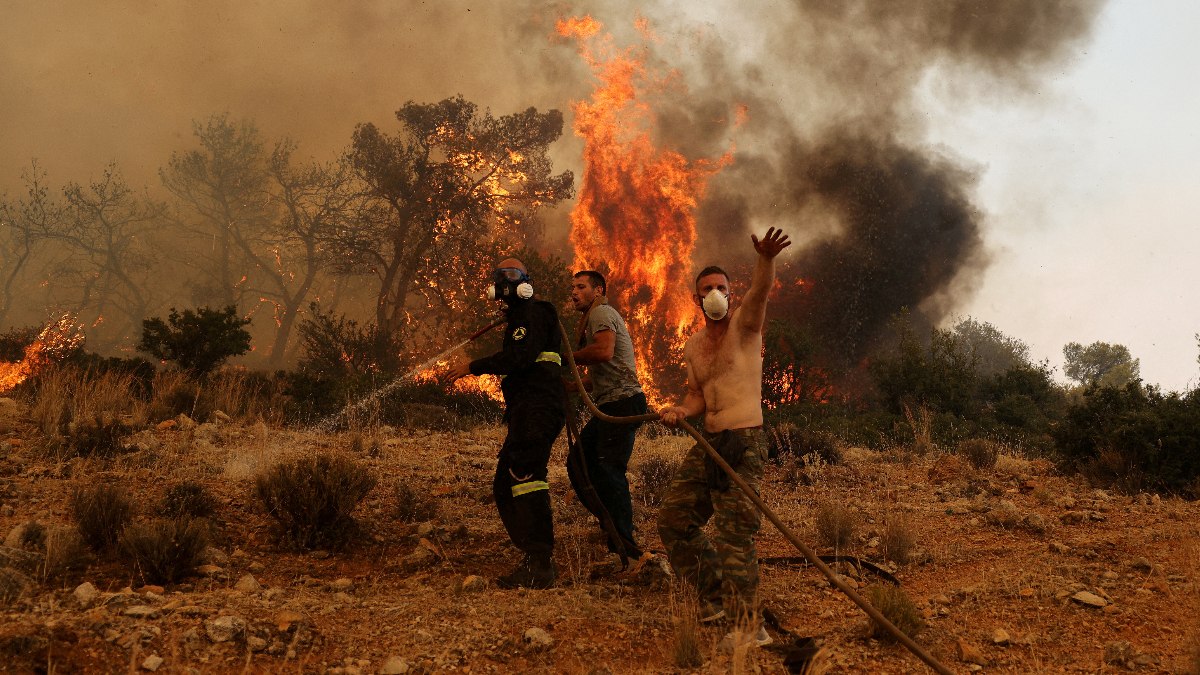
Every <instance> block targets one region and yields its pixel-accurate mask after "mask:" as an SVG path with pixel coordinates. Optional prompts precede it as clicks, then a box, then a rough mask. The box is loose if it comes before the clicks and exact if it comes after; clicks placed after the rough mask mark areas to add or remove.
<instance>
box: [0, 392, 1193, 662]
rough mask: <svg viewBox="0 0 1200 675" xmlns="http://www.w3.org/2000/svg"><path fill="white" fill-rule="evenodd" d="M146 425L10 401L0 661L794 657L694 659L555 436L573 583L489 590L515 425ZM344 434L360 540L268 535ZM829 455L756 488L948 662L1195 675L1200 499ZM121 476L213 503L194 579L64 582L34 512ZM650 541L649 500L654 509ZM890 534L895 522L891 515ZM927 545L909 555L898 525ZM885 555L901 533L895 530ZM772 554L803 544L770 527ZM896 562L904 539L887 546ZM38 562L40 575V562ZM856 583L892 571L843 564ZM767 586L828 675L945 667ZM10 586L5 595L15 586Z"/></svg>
mask: <svg viewBox="0 0 1200 675" xmlns="http://www.w3.org/2000/svg"><path fill="white" fill-rule="evenodd" d="M221 418H223V416H218V417H217V418H216V419H215V420H214V421H211V422H209V423H205V424H199V425H196V424H194V423H191V421H190V420H186V419H181V420H178V421H177V422H176V423H174V424H166V425H162V428H152V429H148V430H145V431H142V432H140V433H139V434H138V435H136V436H135V437H134V438H133V439H132V444H131V449H130V451H129V452H127V453H125V454H122V455H120V456H118V457H116V458H114V459H107V460H102V459H81V458H75V459H72V460H70V461H55V460H52V459H49V458H48V457H47V454H46V452H45V451H44V450H43V449H42V448H41V443H40V441H39V437H38V434H37V433H35V430H34V426H33V424H32V423H31V422H30V421H29V419H28V418H27V410H26V409H25V408H24V406H23V404H22V403H19V402H17V401H13V400H12V399H6V400H4V401H3V402H2V403H0V534H3V533H9V536H8V537H7V538H6V541H5V546H4V548H2V549H0V599H3V600H4V602H0V670H2V671H5V672H114V671H129V672H149V671H153V672H165V673H184V672H191V673H195V672H199V673H210V672H274V671H283V672H319V673H406V672H407V673H417V672H443V671H445V672H450V671H454V672H569V673H575V672H578V673H603V672H612V673H623V672H710V671H711V672H726V671H734V672H771V673H774V672H786V669H785V668H784V667H783V665H782V657H781V656H780V654H779V653H777V652H774V651H769V650H759V651H751V652H749V653H745V654H743V653H742V650H738V652H737V653H736V654H735V655H729V654H725V653H722V651H721V650H719V649H718V648H717V643H718V641H719V638H720V637H721V633H723V630H720V629H712V630H708V629H705V630H701V631H700V632H699V633H698V635H696V637H697V639H698V653H699V656H700V658H701V663H700V665H698V666H694V667H682V668H681V667H679V666H678V665H676V664H677V653H678V651H679V650H678V649H677V643H678V642H679V641H680V640H681V639H682V638H686V637H688V636H689V635H690V632H689V629H688V627H689V626H691V625H692V622H691V621H690V620H689V618H688V617H689V614H688V612H689V611H691V608H690V605H689V603H688V601H687V595H686V593H682V592H680V591H679V589H678V588H676V587H675V586H674V585H673V584H671V583H670V582H669V581H664V580H663V579H662V578H660V577H658V576H657V575H655V574H654V573H652V572H650V571H644V572H642V573H639V574H635V575H628V574H618V573H616V571H615V569H614V568H612V567H611V566H610V562H611V561H610V560H608V559H607V558H606V557H605V555H604V551H603V547H602V545H601V540H600V538H599V537H598V536H597V534H596V531H595V527H594V525H593V523H592V522H591V520H590V517H589V516H588V514H587V513H586V512H585V511H584V510H583V509H582V507H581V506H580V505H579V504H578V503H577V502H575V501H573V500H571V499H569V497H568V495H567V492H568V490H567V488H566V486H567V480H566V475H565V470H564V469H562V466H563V454H564V453H565V448H562V447H560V448H558V450H557V452H556V455H555V459H554V463H553V466H554V467H555V468H554V469H553V471H552V474H551V483H552V490H553V495H554V499H555V518H556V528H557V534H558V545H557V551H556V561H557V563H558V566H559V569H560V573H561V583H560V584H559V586H558V587H557V588H554V589H552V590H548V591H524V590H518V591H510V590H500V589H497V588H496V587H495V586H494V584H493V583H492V580H493V579H494V578H495V576H496V575H497V574H500V573H502V572H504V571H506V570H507V568H508V567H509V566H510V565H511V563H512V562H513V560H514V559H515V557H516V553H515V551H514V550H513V549H512V548H511V546H509V545H508V543H507V540H506V537H505V536H504V533H503V531H502V529H501V527H500V523H499V520H498V518H497V517H496V515H495V511H494V507H493V506H492V504H491V503H490V476H491V470H492V462H493V457H494V454H495V451H496V449H497V448H498V446H499V443H500V441H501V439H502V437H503V430H502V429H501V428H499V427H480V428H475V429H468V430H462V431H428V430H409V429H399V430H398V429H391V428H387V427H381V428H374V429H369V430H365V431H364V432H362V433H359V434H352V433H338V434H325V433H317V432H311V431H295V430H280V429H274V428H268V427H267V426H266V425H264V424H262V423H261V422H257V423H246V424H241V423H236V422H233V421H228V420H223V419H221ZM688 445H689V443H688V440H687V439H686V438H682V437H678V436H670V435H666V436H658V437H653V438H652V437H649V436H647V437H645V438H643V439H642V440H641V441H639V446H638V451H637V453H636V455H635V459H634V466H633V468H632V469H631V475H632V476H633V478H634V489H635V492H636V493H638V494H639V495H644V494H646V493H647V491H648V488H649V487H651V486H647V485H645V483H646V482H647V481H648V480H650V479H649V478H644V477H643V473H646V474H647V475H649V473H650V472H648V471H645V472H644V471H643V470H642V469H643V468H644V467H649V466H652V465H656V464H657V463H660V462H663V461H668V462H669V461H671V460H672V459H674V458H676V457H678V456H679V455H680V454H681V453H682V452H683V451H684V450H685V449H686V448H687V447H688ZM320 450H331V451H335V452H340V453H347V454H351V455H353V456H354V457H355V459H356V460H357V461H360V462H362V463H363V464H365V465H366V466H369V467H370V469H371V471H372V472H373V473H374V475H375V476H376V477H377V479H378V484H377V485H376V487H375V488H374V490H373V491H372V492H371V493H370V495H369V496H368V497H367V498H366V499H365V500H364V502H363V503H362V504H361V505H360V507H359V510H358V511H357V512H356V516H357V517H358V519H359V522H360V524H361V530H362V533H361V535H359V537H358V538H357V539H356V540H355V543H354V544H353V545H352V546H350V547H349V548H347V549H346V550H344V551H340V552H330V551H315V552H309V553H301V552H296V551H292V550H289V549H288V548H287V547H285V546H283V545H281V544H280V543H278V542H277V541H276V540H275V539H274V537H273V530H272V527H271V521H270V519H269V518H268V517H267V515H266V514H265V512H264V510H263V508H262V506H261V505H260V504H259V503H258V501H257V498H256V497H255V496H254V491H253V484H254V477H255V476H256V475H257V474H258V473H259V472H261V471H262V470H264V469H265V468H267V467H270V466H272V465H273V464H274V463H276V462H278V461H280V460H282V459H285V458H288V457H291V456H293V455H296V454H305V453H312V452H316V451H320ZM842 454H843V459H842V461H841V462H840V463H838V464H827V463H822V462H813V463H808V464H804V463H800V462H796V461H785V462H781V463H775V464H771V465H770V466H769V468H768V472H767V477H766V483H765V488H764V496H765V498H766V500H767V501H768V503H769V504H770V505H771V506H772V507H773V508H775V509H777V510H778V512H779V513H780V515H781V516H782V517H783V519H784V520H785V521H786V522H787V523H789V524H790V525H791V526H792V527H793V528H795V529H796V531H797V532H798V533H799V534H800V535H801V536H802V537H803V538H805V539H806V540H808V541H810V542H812V543H813V545H814V546H816V547H817V548H818V549H820V552H823V553H831V552H833V551H832V550H830V549H829V548H828V547H825V546H823V545H821V544H820V542H821V541H822V537H821V536H820V532H819V528H818V525H817V515H818V513H819V512H820V511H821V510H822V509H825V510H827V511H828V510H829V509H831V508H835V509H836V508H842V509H845V510H847V511H848V512H850V513H852V514H853V518H854V519H856V520H857V522H858V527H857V528H856V529H855V531H854V533H853V534H852V535H851V536H850V539H849V542H848V543H847V544H846V545H845V547H844V549H843V550H841V551H838V552H839V553H849V554H853V555H857V556H861V557H863V558H865V559H868V560H872V561H875V562H878V563H880V564H882V565H885V566H886V567H887V568H888V569H891V570H893V571H894V574H895V576H896V577H897V578H898V579H899V580H900V582H901V584H902V588H903V589H904V590H905V591H906V592H907V594H908V595H909V597H911V598H912V600H913V601H915V603H916V611H917V613H919V615H920V616H921V617H922V618H923V620H924V622H925V624H926V626H925V628H924V630H923V631H922V632H921V633H920V634H919V635H918V641H919V642H920V643H922V644H923V645H925V646H926V648H927V649H929V650H930V651H931V652H932V653H933V654H934V655H935V656H936V657H937V658H938V659H940V660H941V661H942V662H944V663H945V664H946V665H947V666H948V667H949V668H950V669H951V670H953V671H955V672H973V671H981V672H997V673H1039V672H1053V673H1057V672H1085V673H1095V672H1123V671H1126V670H1130V671H1140V672H1189V669H1191V668H1194V667H1195V666H1196V664H1197V657H1196V655H1195V651H1194V650H1195V648H1196V645H1197V637H1198V636H1200V624H1198V619H1197V616H1198V615H1200V612H1198V610H1200V588H1198V586H1197V582H1198V581H1200V536H1198V531H1200V504H1197V503H1190V502H1186V501H1182V500H1179V499H1176V498H1172V497H1168V496H1161V497H1160V496H1157V495H1147V494H1142V495H1134V496H1126V495H1118V494H1113V493H1110V492H1106V491H1103V490H1097V489H1093V488H1091V487H1088V486H1087V485H1085V484H1084V483H1083V482H1081V480H1080V479H1078V478H1077V477H1072V476H1063V475H1059V474H1058V473H1056V472H1055V470H1054V468H1053V466H1052V465H1051V464H1050V463H1048V462H1045V461H1041V460H1032V461H1031V460H1028V459H1024V458H1021V457H1017V456H1013V455H1002V456H1001V457H1000V458H999V460H998V462H997V463H996V466H995V467H994V468H989V469H986V470H978V469H975V468H974V467H973V466H972V465H971V464H969V463H967V462H966V461H965V460H964V459H963V458H961V457H959V456H956V455H951V454H943V453H938V452H934V453H929V454H925V455H921V456H913V455H911V454H909V453H906V452H904V451H903V449H897V450H895V451H891V452H887V453H880V452H874V451H869V450H863V449H857V448H845V449H844V450H843V453H842ZM97 480H99V481H107V482H112V483H119V484H121V485H124V486H126V487H127V488H128V489H129V490H130V491H131V492H132V493H133V494H134V495H135V496H136V500H137V503H138V509H139V518H149V517H151V516H153V515H155V513H156V512H157V511H158V510H159V509H160V508H161V507H160V505H161V503H162V499H163V495H164V493H165V491H166V489H167V487H168V486H170V485H172V484H174V483H178V482H180V481H184V480H190V481H196V482H199V483H201V484H203V485H204V486H206V487H207V488H208V489H209V490H211V492H212V493H213V494H215V495H216V496H217V498H218V510H217V515H216V517H215V518H214V523H215V524H214V537H215V539H214V545H213V547H212V548H210V549H209V550H208V551H207V552H206V554H205V560H203V563H204V565H203V566H202V567H200V568H199V569H198V574H197V575H195V576H192V577H189V578H187V579H185V580H184V581H183V582H181V583H178V584H173V585H168V586H166V587H161V586H149V585H142V583H141V581H140V579H139V577H138V576H137V575H136V573H135V571H134V570H133V569H131V568H130V567H129V565H128V564H127V563H124V562H122V561H121V559H120V558H119V557H117V556H111V555H110V556H100V557H97V558H95V559H93V560H91V561H90V563H89V564H88V565H87V566H86V567H85V568H84V569H81V570H76V571H72V572H68V573H64V574H58V575H47V574H45V571H44V567H42V566H39V557H38V556H42V557H43V558H44V557H46V556H48V555H49V553H47V552H46V551H45V550H44V549H39V548H37V547H36V546H34V547H30V546H23V544H22V541H23V538H22V535H21V533H22V532H23V531H24V528H28V527H30V526H29V525H28V523H31V522H36V523H40V524H41V525H43V526H46V527H48V528H49V529H50V530H53V529H54V528H55V527H56V526H59V527H64V528H66V527H70V526H72V523H71V519H70V516H69V513H68V507H67V503H68V496H69V495H70V494H71V492H72V491H73V490H74V489H75V487H76V486H77V485H79V484H83V483H87V482H90V481H97ZM401 482H403V483H405V484H408V485H412V486H418V487H419V488H420V490H421V491H423V493H424V494H428V495H432V496H433V497H434V498H435V499H436V502H437V504H438V507H439V508H438V513H437V515H436V516H435V517H433V518H432V519H430V520H427V521H425V522H418V523H407V522H403V521H402V520H401V519H400V518H398V517H397V510H398V505H397V493H396V486H397V484H399V483H401ZM637 518H638V523H639V528H640V532H641V536H642V538H643V539H644V540H645V541H646V542H649V544H650V545H651V547H655V548H658V547H659V543H658V541H657V535H656V534H655V529H654V526H653V518H654V509H653V508H651V507H650V506H648V505H647V504H646V503H645V502H644V501H639V503H638V504H637ZM889 528H890V529H889ZM896 531H901V532H907V533H908V534H910V535H911V536H912V538H913V541H914V542H915V543H914V545H913V547H912V549H911V550H909V551H906V553H907V555H905V556H899V557H902V558H907V562H906V563H905V564H902V565H896V564H895V563H889V562H887V561H886V560H885V556H884V549H886V548H888V546H889V542H892V541H894V539H892V538H891V537H890V536H889V535H894V534H895V532H896ZM891 545H892V546H893V547H894V546H895V544H891ZM760 552H761V555H763V556H764V557H767V558H771V557H783V556H793V555H796V552H795V551H794V550H793V549H792V548H791V546H790V545H789V544H788V543H787V542H786V540H785V539H784V538H783V537H782V536H781V535H780V534H779V533H778V532H776V531H774V530H773V529H772V527H771V526H770V525H769V524H765V525H764V531H763V534H762V536H761V538H760ZM892 557H897V556H892ZM39 570H41V571H40V572H39ZM840 571H841V573H842V574H844V575H845V576H846V577H847V578H848V579H850V581H851V582H852V583H853V584H855V585H866V584H870V583H872V582H873V581H875V579H873V578H872V577H873V575H872V574H871V573H870V572H867V571H862V572H860V571H857V570H855V569H854V568H852V567H849V566H842V567H841V570H840ZM762 585H763V595H764V600H765V602H766V603H767V605H768V606H769V607H771V608H772V609H773V610H774V611H775V613H776V614H778V615H779V616H780V617H781V618H782V620H783V623H784V624H785V625H786V627H787V628H789V629H790V630H791V631H792V632H794V633H795V634H796V635H800V636H813V637H817V638H819V639H820V640H821V644H822V648H821V651H820V653H819V655H818V657H817V659H816V662H815V664H814V666H813V668H812V672H861V673H908V672H912V673H918V672H928V670H927V669H926V667H925V666H924V665H922V664H921V663H920V662H919V661H918V660H917V659H916V658H915V657H913V656H912V655H910V654H908V653H907V652H906V651H905V650H904V649H903V648H902V647H899V646H896V645H894V644H889V643H885V642H880V641H879V640H877V639H875V638H872V637H870V631H869V626H868V624H867V621H866V619H865V617H864V615H863V613H862V612H861V611H860V610H859V609H858V608H856V607H855V606H854V605H853V604H852V603H851V602H850V601H849V600H847V599H846V598H845V597H843V596H842V595H841V594H840V593H838V592H837V591H836V590H834V589H833V588H831V586H830V584H829V583H828V582H826V581H825V580H823V579H822V578H821V577H820V575H819V574H818V573H817V572H816V570H814V569H812V568H807V567H804V566H798V565H785V564H774V563H769V564H764V565H763V584H762ZM4 589H8V591H5V590H4Z"/></svg>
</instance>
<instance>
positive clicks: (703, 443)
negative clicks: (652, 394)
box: [558, 321, 953, 675]
mask: <svg viewBox="0 0 1200 675" xmlns="http://www.w3.org/2000/svg"><path fill="white" fill-rule="evenodd" d="M558 328H559V330H560V331H562V338H563V344H564V345H567V347H565V348H564V349H563V356H566V357H567V364H568V365H569V366H570V369H571V376H572V377H573V378H574V380H575V384H576V386H577V387H578V388H579V396H580V398H581V399H583V403H584V405H586V406H587V408H588V410H590V411H591V413H592V415H593V416H594V417H596V418H597V419H599V420H602V421H604V422H610V423H613V424H635V423H638V422H650V421H658V420H659V416H658V415H657V414H654V413H650V414H646V415H631V416H628V417H614V416H612V415H607V414H605V413H604V412H603V411H601V410H600V408H598V407H597V406H596V404H595V403H594V402H593V401H592V397H591V396H588V394H587V391H586V390H585V389H584V388H583V378H582V377H581V376H580V374H579V367H578V366H577V365H576V364H575V357H574V354H573V353H572V350H571V349H570V348H569V345H570V344H572V343H571V338H570V336H569V335H568V334H567V329H566V328H565V327H564V326H563V325H562V322H561V321H560V322H559V324H558ZM679 426H680V427H681V428H682V429H683V430H684V431H686V432H687V433H688V435H689V436H691V437H692V438H694V439H695V440H696V443H697V444H698V445H699V446H700V447H701V448H703V449H704V452H705V453H707V454H708V457H709V458H710V459H712V460H713V461H714V462H715V463H716V464H717V466H718V467H720V468H721V470H722V471H724V472H725V473H726V474H727V475H728V476H729V479H730V480H731V481H733V483H734V484H735V485H737V486H738V489H739V490H741V491H742V494H744V495H746V497H748V498H749V499H750V501H751V502H753V503H754V506H755V508H757V509H758V510H759V512H761V513H762V514H763V515H764V516H766V517H767V520H770V521H771V524H772V525H774V526H775V527H776V529H778V530H779V532H780V533H782V534H783V536H784V538H786V539H787V540H788V541H789V542H790V543H791V544H792V545H793V546H795V547H796V549H797V550H799V551H800V553H801V554H802V555H803V556H804V558H805V559H806V560H807V561H808V563H809V564H810V565H812V566H813V567H816V568H817V569H818V570H819V571H820V572H821V574H822V575H824V576H825V578H826V579H828V580H829V583H831V584H833V586H834V587H835V588H837V589H838V590H839V591H841V592H842V593H843V594H845V595H846V597H848V598H850V600H851V601H853V602H854V604H856V605H858V606H859V608H860V609H862V610H863V611H864V612H866V613H867V616H869V617H871V620H873V621H875V622H876V623H877V624H878V625H880V626H882V627H883V629H884V630H886V631H887V632H888V633H890V634H891V635H892V636H893V637H895V638H896V640H898V641H899V642H900V644H902V645H904V647H905V648H907V649H908V651H910V652H912V653H913V654H914V655H915V656H916V657H917V658H919V659H921V660H922V661H924V662H925V664H926V665H928V666H929V667H930V668H931V669H933V670H934V671H935V672H938V673H942V674H943V675H953V671H952V670H950V669H949V668H947V667H946V666H945V665H943V664H942V663H941V662H940V661H938V660H937V659H936V658H934V657H933V655H932V654H930V653H929V652H928V651H926V650H925V648H924V647H922V646H921V645H919V644H917V643H916V642H915V641H914V640H913V639H912V638H911V637H909V636H908V635H907V634H906V633H905V632H904V631H902V630H900V629H899V628H897V627H896V625H895V624H893V623H892V622H891V621H889V620H888V619H887V617H885V616H884V615H883V614H882V613H881V612H880V611H879V610H878V609H876V608H875V607H874V605H872V604H871V603H870V602H868V601H867V600H866V599H865V598H863V597H862V596H861V595H859V594H858V593H857V592H855V590H854V589H853V588H851V587H850V586H849V585H848V584H847V583H846V582H845V581H843V580H842V579H841V577H839V576H838V575H837V574H834V572H833V570H831V569H829V566H828V565H826V564H825V563H824V562H823V561H822V560H821V557H820V556H818V555H816V554H815V553H814V552H813V551H812V549H810V548H809V547H808V546H807V545H805V543H804V542H803V541H801V540H800V537H798V536H796V533H795V532H793V531H792V529H791V528H789V527H788V526H787V525H786V524H784V522H783V520H781V519H780V518H779V516H778V515H777V514H776V513H775V512H774V511H773V510H771V507H769V506H767V503H766V502H764V501H763V500H762V498H761V497H759V496H758V494H757V493H755V491H754V490H753V489H752V488H751V487H750V486H749V485H748V484H746V481H745V480H743V479H742V477H741V476H739V475H738V473H737V471H734V469H733V467H731V466H729V463H728V462H726V461H725V460H724V459H723V458H722V457H721V455H720V453H718V452H717V451H716V449H714V448H713V447H712V445H711V444H710V443H709V442H708V441H707V440H706V439H705V438H704V436H703V435H702V434H701V433H700V432H699V431H697V430H696V428H695V427H693V426H692V425H691V424H689V423H688V422H687V421H686V420H680V421H679Z"/></svg>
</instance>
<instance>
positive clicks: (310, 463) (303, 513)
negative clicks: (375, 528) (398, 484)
mask: <svg viewBox="0 0 1200 675" xmlns="http://www.w3.org/2000/svg"><path fill="white" fill-rule="evenodd" d="M255 487H256V492H257V494H258V497H259V499H261V500H262V502H263V505H264V506H265V507H266V509H267V513H268V515H270V516H271V517H272V518H274V519H275V521H276V523H277V524H278V525H279V527H280V530H281V531H282V534H283V536H284V537H285V538H286V539H288V540H290V541H291V542H292V543H293V544H295V545H296V546H297V547H299V548H301V549H306V550H307V549H313V548H318V547H325V546H331V547H338V546H342V545H344V544H345V543H346V542H347V541H348V537H349V535H350V534H352V533H353V532H354V531H355V526H356V523H355V521H354V518H353V517H352V516H351V515H350V514H351V513H353V511H354V509H355V507H357V506H358V503H359V502H360V501H362V499H363V498H364V497H366V496H367V493H369V492H370V491H371V489H372V488H373V487H375V478H374V476H372V475H371V474H370V472H369V471H368V469H367V468H366V467H364V466H362V465H359V464H357V463H356V462H354V461H353V460H351V459H349V458H346V457H341V456H336V455H330V454H320V455H317V456H315V457H300V458H297V459H294V460H292V461H290V462H283V463H281V464H277V465H275V466H274V467H272V468H270V469H268V470H267V471H266V473H264V474H262V475H260V476H258V478H257V479H256V480H255Z"/></svg>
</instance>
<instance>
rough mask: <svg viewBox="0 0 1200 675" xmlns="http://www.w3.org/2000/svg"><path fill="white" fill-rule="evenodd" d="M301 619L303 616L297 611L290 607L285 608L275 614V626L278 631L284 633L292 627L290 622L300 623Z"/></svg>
mask: <svg viewBox="0 0 1200 675" xmlns="http://www.w3.org/2000/svg"><path fill="white" fill-rule="evenodd" d="M303 619H304V617H303V616H301V615H300V614H299V613H298V612H294V611H292V610H290V609H285V610H283V611H282V612H280V613H278V614H276V615H275V626H276V627H277V628H279V631H280V632H284V633H286V632H287V630H288V629H289V628H291V627H292V624H295V623H300V621H302V620H303Z"/></svg>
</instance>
